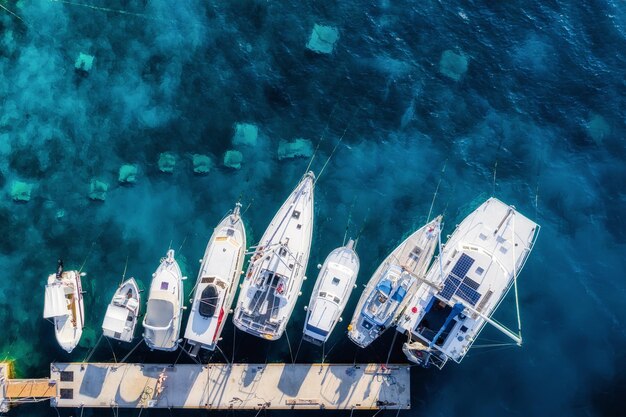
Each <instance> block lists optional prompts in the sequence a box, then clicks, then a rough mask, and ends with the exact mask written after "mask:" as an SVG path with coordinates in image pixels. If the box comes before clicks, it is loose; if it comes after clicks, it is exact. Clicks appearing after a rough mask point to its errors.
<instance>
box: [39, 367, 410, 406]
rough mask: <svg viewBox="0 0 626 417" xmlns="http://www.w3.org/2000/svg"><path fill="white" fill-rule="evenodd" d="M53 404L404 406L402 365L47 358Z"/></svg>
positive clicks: (405, 385) (405, 386)
mask: <svg viewBox="0 0 626 417" xmlns="http://www.w3.org/2000/svg"><path fill="white" fill-rule="evenodd" d="M50 376H51V380H53V381H55V382H56V393H55V396H54V398H52V400H51V405H53V406H56V407H101V408H105V407H106V408H108V407H119V408H144V407H145V408H205V409H235V410H254V409H257V410H258V409H335V410H341V409H343V410H351V409H356V410H359V409H361V410H364V409H381V408H386V409H408V408H410V405H411V404H410V378H409V367H408V366H406V365H401V366H397V365H389V366H387V367H385V366H382V365H380V364H357V365H353V364H350V365H338V364H295V365H292V364H278V363H277V364H233V365H232V366H230V365H228V364H208V365H204V366H203V365H174V366H168V365H158V364H112V363H85V364H82V363H53V364H52V365H51V366H50Z"/></svg>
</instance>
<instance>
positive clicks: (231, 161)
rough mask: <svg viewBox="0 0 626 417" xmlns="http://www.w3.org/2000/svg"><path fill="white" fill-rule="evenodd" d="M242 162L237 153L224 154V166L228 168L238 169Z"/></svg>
mask: <svg viewBox="0 0 626 417" xmlns="http://www.w3.org/2000/svg"><path fill="white" fill-rule="evenodd" d="M242 162H243V155H242V154H241V152H239V151H234V150H230V151H226V153H225V154H224V166H225V167H228V168H234V169H239V168H241V163H242Z"/></svg>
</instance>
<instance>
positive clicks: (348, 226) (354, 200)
mask: <svg viewBox="0 0 626 417" xmlns="http://www.w3.org/2000/svg"><path fill="white" fill-rule="evenodd" d="M355 204H356V196H354V198H353V199H352V205H351V206H350V212H348V222H347V223H346V232H345V233H344V234H343V244H342V245H341V246H346V238H347V237H348V229H350V219H352V210H354V205H355Z"/></svg>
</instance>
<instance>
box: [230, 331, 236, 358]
mask: <svg viewBox="0 0 626 417" xmlns="http://www.w3.org/2000/svg"><path fill="white" fill-rule="evenodd" d="M233 327H234V329H233V356H232V357H231V358H230V363H235V340H236V336H237V327H236V326H233Z"/></svg>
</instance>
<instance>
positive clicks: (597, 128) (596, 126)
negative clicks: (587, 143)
mask: <svg viewBox="0 0 626 417" xmlns="http://www.w3.org/2000/svg"><path fill="white" fill-rule="evenodd" d="M587 131H588V132H589V135H590V136H591V138H592V139H593V140H594V141H595V142H596V143H597V144H601V143H602V140H603V139H604V138H605V137H607V136H608V135H609V134H610V133H611V126H609V124H608V123H607V121H606V119H605V118H604V117H602V116H600V115H599V114H595V113H592V114H591V119H589V122H587Z"/></svg>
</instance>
